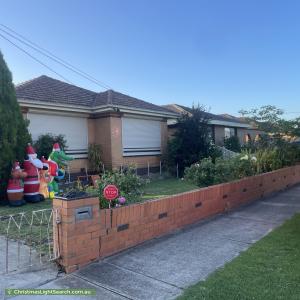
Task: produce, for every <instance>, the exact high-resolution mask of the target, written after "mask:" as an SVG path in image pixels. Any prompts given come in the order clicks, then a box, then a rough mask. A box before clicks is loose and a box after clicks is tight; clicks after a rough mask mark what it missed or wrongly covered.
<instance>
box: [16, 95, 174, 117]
mask: <svg viewBox="0 0 300 300" xmlns="http://www.w3.org/2000/svg"><path fill="white" fill-rule="evenodd" d="M17 100H18V102H19V104H20V106H21V107H28V108H37V109H47V110H52V111H63V112H76V113H86V114H94V113H101V112H116V111H119V112H124V113H133V114H138V115H149V116H158V117H167V118H178V117H179V114H176V113H172V112H170V113H169V112H164V111H155V110H150V109H140V108H131V107H128V106H122V105H118V106H116V105H100V106H97V107H94V108H90V107H87V106H83V105H68V104H61V103H53V102H48V103H41V102H37V101H32V100H27V99H24V98H18V99H17Z"/></svg>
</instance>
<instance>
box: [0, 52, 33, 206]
mask: <svg viewBox="0 0 300 300" xmlns="http://www.w3.org/2000/svg"><path fill="white" fill-rule="evenodd" d="M27 126H28V122H27V121H25V120H24V119H23V115H22V113H21V110H20V107H19V104H18V102H17V98H16V93H15V87H14V84H13V82H12V75H11V73H10V71H9V69H8V67H7V65H6V63H5V61H4V59H3V56H2V54H1V52H0V178H1V180H0V201H1V200H4V199H6V188H7V182H8V179H9V176H10V173H11V167H12V163H13V161H15V160H18V161H20V162H21V163H22V162H23V159H24V156H25V148H26V145H27V143H29V142H31V137H30V134H29V133H28V129H27Z"/></svg>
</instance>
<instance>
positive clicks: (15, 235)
mask: <svg viewBox="0 0 300 300" xmlns="http://www.w3.org/2000/svg"><path fill="white" fill-rule="evenodd" d="M59 223H60V215H59V211H58V210H56V209H55V210H54V209H41V210H35V211H27V212H21V213H18V214H14V215H7V216H0V274H1V273H8V272H13V271H17V270H21V269H26V268H29V267H38V266H41V265H45V264H47V263H49V262H51V261H54V260H56V259H57V258H59V256H60V254H59V249H57V248H56V247H55V245H54V238H56V239H59V231H58V226H57V224H59Z"/></svg>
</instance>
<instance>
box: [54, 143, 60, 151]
mask: <svg viewBox="0 0 300 300" xmlns="http://www.w3.org/2000/svg"><path fill="white" fill-rule="evenodd" d="M52 150H53V151H60V146H59V143H55V144H54V145H53V149H52Z"/></svg>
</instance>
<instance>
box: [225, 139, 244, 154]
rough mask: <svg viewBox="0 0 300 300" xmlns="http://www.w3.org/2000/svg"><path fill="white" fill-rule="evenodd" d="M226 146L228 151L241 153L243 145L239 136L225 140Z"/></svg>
mask: <svg viewBox="0 0 300 300" xmlns="http://www.w3.org/2000/svg"><path fill="white" fill-rule="evenodd" d="M224 146H225V148H226V149H228V150H230V151H233V152H241V144H240V141H239V138H238V137H237V136H235V135H234V136H231V137H229V138H225V139H224Z"/></svg>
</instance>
